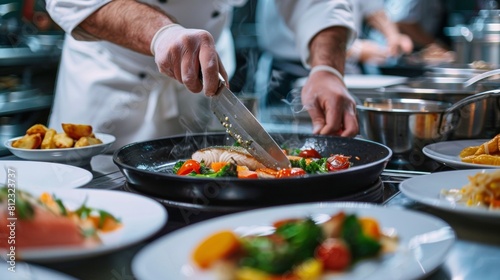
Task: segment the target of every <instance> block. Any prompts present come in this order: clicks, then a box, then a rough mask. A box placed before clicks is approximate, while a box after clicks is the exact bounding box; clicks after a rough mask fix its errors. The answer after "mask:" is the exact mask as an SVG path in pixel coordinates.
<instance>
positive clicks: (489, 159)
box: [462, 154, 500, 165]
mask: <svg viewBox="0 0 500 280" xmlns="http://www.w3.org/2000/svg"><path fill="white" fill-rule="evenodd" d="M462 161H463V162H467V163H475V164H487V165H500V155H486V154H482V155H477V156H476V155H472V156H468V157H464V158H462Z"/></svg>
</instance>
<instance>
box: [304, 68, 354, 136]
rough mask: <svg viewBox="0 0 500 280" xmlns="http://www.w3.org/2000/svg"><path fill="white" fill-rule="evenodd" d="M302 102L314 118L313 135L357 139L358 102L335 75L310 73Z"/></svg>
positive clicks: (325, 72) (319, 72) (318, 72)
mask: <svg viewBox="0 0 500 280" xmlns="http://www.w3.org/2000/svg"><path fill="white" fill-rule="evenodd" d="M301 100H302V104H303V105H304V108H305V109H307V111H308V112H309V115H310V116H311V120H312V125H313V133H314V134H324V135H339V136H347V137H354V136H356V135H357V134H358V131H359V127H358V120H357V118H356V102H355V101H354V99H353V97H352V96H351V95H350V94H349V92H348V91H347V89H346V87H345V85H344V82H343V81H342V80H341V79H339V78H338V77H337V76H335V75H334V74H332V73H329V72H327V71H317V72H314V73H311V74H310V75H309V78H308V79H307V82H306V84H305V85H304V87H303V88H302V93H301Z"/></svg>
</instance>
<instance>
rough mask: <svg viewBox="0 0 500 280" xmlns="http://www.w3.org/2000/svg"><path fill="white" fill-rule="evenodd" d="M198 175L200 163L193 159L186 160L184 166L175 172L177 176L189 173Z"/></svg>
mask: <svg viewBox="0 0 500 280" xmlns="http://www.w3.org/2000/svg"><path fill="white" fill-rule="evenodd" d="M193 171H194V172H196V173H198V174H199V173H200V163H199V162H197V161H196V160H194V159H188V160H186V161H185V162H184V164H183V165H182V166H181V168H179V170H177V175H187V174H189V173H191V172H193Z"/></svg>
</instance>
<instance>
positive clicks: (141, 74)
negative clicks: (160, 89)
mask: <svg viewBox="0 0 500 280" xmlns="http://www.w3.org/2000/svg"><path fill="white" fill-rule="evenodd" d="M139 78H140V79H141V80H142V79H144V78H146V73H144V72H140V73H139Z"/></svg>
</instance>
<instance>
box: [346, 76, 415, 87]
mask: <svg viewBox="0 0 500 280" xmlns="http://www.w3.org/2000/svg"><path fill="white" fill-rule="evenodd" d="M407 80H408V78H407V77H402V76H390V75H356V74H347V75H345V77H344V82H345V84H346V86H347V88H348V89H376V88H381V87H388V86H393V85H400V84H404V83H405V82H406V81H407Z"/></svg>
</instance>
